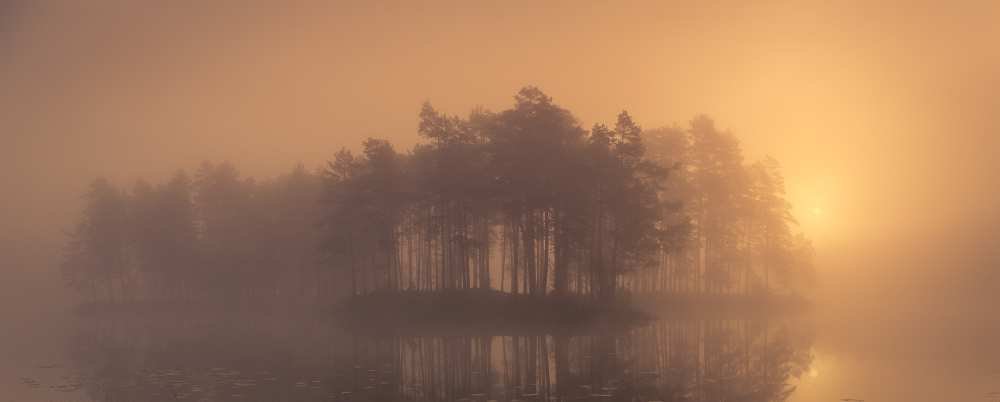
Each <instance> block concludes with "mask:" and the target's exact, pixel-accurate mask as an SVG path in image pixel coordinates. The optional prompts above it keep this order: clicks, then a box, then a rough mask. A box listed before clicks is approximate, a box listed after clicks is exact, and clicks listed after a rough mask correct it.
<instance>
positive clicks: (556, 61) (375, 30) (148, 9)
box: [0, 1, 1000, 243]
mask: <svg viewBox="0 0 1000 402" xmlns="http://www.w3.org/2000/svg"><path fill="white" fill-rule="evenodd" d="M201 3H203V2H196V1H179V2H167V3H161V4H160V5H157V6H150V5H148V4H147V5H139V4H138V3H136V2H130V1H107V2H97V3H91V2H86V3H82V2H74V1H65V2H61V1H53V2H20V3H18V2H12V3H5V4H6V5H5V6H2V7H3V8H2V9H0V57H2V58H3V60H4V61H5V62H4V67H3V69H2V70H0V86H2V87H3V88H6V89H5V90H4V91H3V92H2V93H0V136H2V137H0V138H2V141H3V146H2V147H0V153H2V154H0V157H2V159H0V160H2V161H3V162H2V163H4V165H6V166H5V169H3V173H2V174H3V176H2V180H3V182H2V183H0V184H3V185H4V186H5V187H4V188H15V189H17V191H14V192H13V201H12V202H11V205H12V206H13V207H11V208H8V209H7V211H5V214H6V215H7V216H4V217H3V218H4V219H5V220H6V221H7V222H11V225H12V227H16V228H18V230H23V229H26V228H32V229H31V230H35V229H34V228H35V227H41V228H43V229H39V230H42V231H43V232H44V233H52V231H53V230H58V229H61V228H62V226H61V225H64V224H65V223H66V222H65V221H66V220H68V219H69V217H70V216H71V214H70V212H68V210H71V208H72V207H75V205H76V202H77V198H76V195H77V194H79V192H80V191H81V189H82V188H83V186H84V185H85V183H86V182H87V181H88V180H89V179H91V178H92V177H94V176H98V175H105V176H109V177H111V178H113V179H116V180H119V181H122V182H130V181H132V180H133V179H134V178H135V177H136V176H140V175H141V176H147V177H153V178H158V177H161V176H163V175H165V174H167V173H168V172H171V171H173V170H174V169H176V168H178V167H186V168H193V167H194V166H196V165H197V163H198V162H200V161H202V160H205V159H213V160H220V159H228V160H232V161H234V162H236V163H237V164H238V165H239V166H241V167H242V168H243V170H244V171H245V172H247V173H250V174H256V175H269V174H273V173H274V172H276V171H278V170H279V169H286V168H288V167H289V166H291V165H292V164H294V163H296V162H298V161H301V162H304V163H306V164H307V165H310V166H316V165H319V164H320V163H322V162H323V161H324V160H325V159H326V158H329V157H330V156H331V155H332V153H333V152H334V151H335V150H336V149H338V148H340V147H341V146H348V147H354V146H357V144H358V143H359V142H360V141H361V140H362V139H363V138H365V137H367V136H379V137H385V138H389V139H391V140H393V141H394V142H396V143H397V144H403V145H404V146H408V145H411V144H413V143H414V142H415V141H416V134H415V124H416V115H417V111H418V108H419V105H420V103H421V102H422V101H424V100H430V101H432V102H433V103H434V104H435V105H436V106H438V107H439V108H441V109H443V110H445V111H448V112H453V113H465V112H466V111H467V110H469V109H470V108H472V107H474V106H477V105H481V106H485V107H487V108H492V109H499V108H503V107H506V106H508V105H509V104H510V103H511V102H512V99H511V97H512V95H513V94H514V92H515V91H516V90H517V89H518V88H519V87H521V86H523V85H528V84H531V85H538V86H540V87H541V88H542V89H543V90H545V91H546V92H548V93H549V94H550V95H552V96H553V97H554V98H555V99H556V101H557V102H559V103H561V104H563V105H564V106H566V107H567V108H569V109H570V110H572V111H573V112H574V113H576V114H577V116H578V117H579V118H580V120H581V122H582V123H583V125H584V126H587V127H589V126H590V125H591V124H592V123H594V122H597V121H607V120H610V119H612V118H613V117H614V116H615V114H616V113H617V112H618V111H619V110H620V109H623V108H625V109H628V110H629V111H630V112H631V113H632V114H633V116H635V118H636V119H637V120H638V121H639V122H640V123H641V124H643V125H644V126H646V127H654V126H658V125H663V124H670V123H682V124H683V123H685V122H686V121H687V120H688V119H690V118H691V117H692V116H693V115H695V114H696V113H708V114H710V115H712V116H713V117H715V118H716V120H717V121H718V123H719V125H721V126H722V127H726V128H729V129H731V130H733V131H734V132H736V133H737V134H738V135H739V136H740V137H741V138H742V139H743V141H744V144H745V148H746V150H747V154H748V156H749V157H750V158H752V159H755V158H758V157H760V156H763V155H764V154H772V155H774V156H776V157H777V158H778V159H779V160H780V161H781V162H782V163H783V165H784V167H785V172H786V175H787V177H788V184H789V192H790V195H791V198H792V201H793V202H794V203H795V204H796V207H797V210H796V213H797V215H798V216H799V217H800V219H801V221H802V222H803V226H804V228H805V229H806V230H807V231H808V232H810V234H812V235H813V237H815V238H816V239H817V241H818V242H821V243H822V242H831V241H838V242H839V241H842V240H843V239H845V238H855V237H856V236H873V237H884V236H887V235H888V233H890V231H893V232H894V231H895V230H897V229H900V227H905V228H908V229H906V230H907V231H910V230H912V229H910V228H918V229H921V230H930V229H929V228H932V227H935V226H936V225H940V224H942V223H943V222H952V221H954V220H955V219H958V218H961V219H966V217H968V216H970V215H971V216H976V217H977V219H979V218H981V217H982V214H992V215H991V216H993V217H996V212H994V211H993V210H995V208H993V209H992V210H991V209H990V208H989V206H990V205H995V201H996V197H995V196H994V194H992V193H993V192H992V191H988V190H984V189H986V188H988V187H989V186H990V185H995V184H997V179H996V176H997V175H996V174H993V172H996V171H998V170H1000V168H998V165H997V163H996V162H995V159H996V158H993V157H992V155H991V153H992V152H993V151H994V150H996V149H1000V141H998V140H997V137H998V136H997V135H995V134H993V133H995V132H996V129H997V126H998V124H997V123H995V122H994V121H993V119H992V117H993V116H992V114H994V113H995V112H994V111H995V110H997V106H1000V102H998V100H997V97H996V96H995V93H996V90H997V89H998V85H1000V83H998V80H997V78H996V77H997V76H998V74H997V73H996V72H997V71H998V69H997V68H998V67H1000V51H998V50H997V49H1000V46H996V43H994V42H995V41H996V38H1000V28H998V26H1000V24H996V21H998V20H1000V7H997V6H996V5H995V4H996V3H993V2H982V3H964V4H959V3H961V2H959V3H955V4H952V3H949V4H947V5H943V4H933V3H934V2H926V3H921V2H909V1H907V2H896V3H882V4H881V5H878V6H873V5H871V4H870V2H834V3H836V4H826V3H830V2H808V1H789V2H780V1H762V2H754V4H755V5H754V6H753V7H746V6H742V5H741V4H743V3H742V2H664V1H651V2H627V3H611V2H592V3H588V2H581V1H566V2H546V3H545V5H537V4H535V3H536V2H518V1H515V2H502V3H483V4H477V5H475V6H472V5H469V4H468V2H434V3H428V4H422V5H417V4H416V3H415V2H389V3H382V4H380V5H373V4H371V2H361V1H359V2H304V1H296V2H288V3H285V2H281V3H276V2H269V1H241V2H212V4H211V5H204V4H201ZM991 3H992V4H991ZM991 203H992V204H991ZM813 208H820V209H822V214H819V215H818V216H817V215H813V214H809V213H808V212H809V211H811V210H812V209H813ZM53 211H56V212H53ZM38 222H46V224H45V225H41V226H38V225H37V223H38Z"/></svg>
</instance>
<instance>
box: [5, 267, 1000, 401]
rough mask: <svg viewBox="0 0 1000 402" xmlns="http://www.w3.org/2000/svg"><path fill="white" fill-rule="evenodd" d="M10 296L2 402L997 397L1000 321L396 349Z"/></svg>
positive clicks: (740, 324) (845, 319)
mask: <svg viewBox="0 0 1000 402" xmlns="http://www.w3.org/2000/svg"><path fill="white" fill-rule="evenodd" d="M2 287H5V288H6V289H5V291H4V292H0V297H3V298H4V299H3V300H2V301H3V303H0V322H2V323H3V325H2V326H0V340H2V342H0V402H51V401H174V400H182V401H200V400H208V401H213V400H215V401H265V400H266V401H282V400H285V401H314V400H316V401H318V400H323V401H330V400H344V399H346V398H347V397H348V396H349V397H350V400H405V399H412V400H460V399H466V400H469V401H473V400H477V399H495V400H512V399H514V398H519V399H521V400H541V399H542V398H543V397H544V396H546V395H547V396H561V397H563V399H566V400H572V399H583V398H585V399H595V400H616V399H617V400H630V399H628V398H632V397H637V398H639V400H661V401H672V400H673V401H681V400H689V401H698V400H704V401H723V400H725V401H765V400H780V399H781V398H782V397H785V396H787V399H786V400H788V401H791V402H807V401H839V400H840V399H842V398H861V399H865V400H866V401H869V402H873V401H888V402H904V401H906V402H912V401H986V400H988V399H987V398H986V397H985V396H986V394H987V393H989V392H991V391H997V390H1000V341H998V340H997V339H998V337H997V334H1000V320H997V318H996V316H995V315H993V316H983V315H982V314H972V315H962V314H957V313H956V314H951V313H947V314H938V315H927V314H926V313H925V312H924V311H925V310H926V309H921V308H918V309H914V310H913V311H909V312H907V310H906V309H903V308H892V309H891V311H892V313H891V314H890V313H885V312H881V311H877V310H874V309H871V308H869V307H868V304H865V301H866V300H865V299H858V300H857V301H856V304H854V305H852V304H851V303H852V302H850V301H844V302H840V303H825V304H821V305H820V307H819V308H818V309H817V311H816V312H815V313H814V314H810V315H809V316H808V317H797V318H794V319H779V318H771V319H768V320H762V319H759V318H758V319H749V318H747V319H717V318H716V319H713V318H708V317H703V318H700V319H697V318H694V319H685V320H666V321H660V322H656V323H653V324H652V325H648V326H644V327H640V328H631V329H622V328H619V329H615V330H605V331H592V332H590V333H558V332H555V333H520V332H518V331H516V330H514V329H511V331H509V332H508V333H493V334H454V333H451V334H447V333H443V334H441V333H439V334H435V333H424V334H401V335H397V336H394V335H389V334H371V333H355V332H352V331H350V330H348V329H346V328H343V327H340V326H337V325H335V324H333V323H331V322H328V321H327V320H320V319H315V318H296V319H290V318H288V317H279V316H271V317H255V316H242V317H240V316H226V317H224V318H221V319H220V318H218V317H208V316H205V317H200V318H196V317H183V316H173V317H169V316H162V315H161V316H156V317H153V316H145V317H142V316H129V317H126V316H119V317H102V318H95V317H79V316H76V315H74V314H71V313H68V312H67V308H66V306H67V305H69V304H70V303H67V302H66V301H65V300H57V299H55V298H51V297H36V296H37V295H40V294H59V292H60V291H61V288H59V284H58V283H55V284H53V283H52V281H51V278H49V277H47V276H46V277H39V278H38V280H33V281H18V282H14V281H7V282H5V283H4V284H2ZM33 297H34V300H39V302H38V303H32V304H27V305H25V304H23V303H22V304H18V303H13V302H11V301H16V300H31V299H32V298H33ZM45 301H48V302H45ZM929 302H935V301H933V300H931V301H929ZM345 392H347V393H348V394H345ZM601 395H611V396H601ZM623 398H624V399H623Z"/></svg>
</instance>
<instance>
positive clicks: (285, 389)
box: [70, 319, 811, 402]
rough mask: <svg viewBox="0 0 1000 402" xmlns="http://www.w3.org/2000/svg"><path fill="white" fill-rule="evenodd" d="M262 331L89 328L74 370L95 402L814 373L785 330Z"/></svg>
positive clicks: (656, 391)
mask: <svg viewBox="0 0 1000 402" xmlns="http://www.w3.org/2000/svg"><path fill="white" fill-rule="evenodd" d="M270 324H274V325H270ZM270 324H261V323H250V322H249V321H244V320H238V319H230V320H222V321H218V320H209V319H187V320H180V321H175V322H173V325H166V324H163V323H156V322H144V321H143V320H136V319H131V320H98V321H92V322H87V323H85V324H83V325H81V327H80V329H79V331H78V333H77V335H76V337H75V338H74V339H73V342H72V347H71V348H70V350H71V360H72V362H73V363H74V365H75V367H76V368H77V369H78V371H79V373H80V374H79V380H77V381H79V383H80V384H82V388H83V390H84V393H85V396H86V397H87V398H89V399H90V400H94V401H137V400H142V401H176V400H190V401H331V400H335V401H341V400H343V401H347V400H352V401H390V400H407V401H470V402H472V401H481V402H485V401H490V400H495V401H761V402H763V401H782V400H785V399H787V397H788V396H789V395H790V394H791V393H792V392H793V391H794V387H793V386H791V385H790V384H792V383H793V382H794V379H795V378H797V377H799V376H800V375H802V374H803V373H804V372H805V371H806V370H807V368H808V366H809V364H810V362H811V355H810V354H809V347H810V345H809V339H808V337H805V336H803V335H801V334H799V333H798V332H796V331H794V329H795V328H794V326H792V325H791V324H790V323H789V322H786V321H781V322H777V323H776V322H769V321H768V320H749V319H726V320H722V319H716V320H679V321H660V322H656V323H653V324H650V325H647V326H643V327H638V328H633V329H622V330H619V331H607V330H605V331H597V332H592V333H583V334H565V333H550V334H540V333H519V332H516V331H511V332H510V333H505V334H462V335H454V334H420V335H412V334H409V335H392V336H377V335H376V336H373V335H370V334H366V335H361V334H351V333H349V332H346V331H343V330H341V329H337V328H336V327H335V326H334V325H332V324H329V323H321V322H320V321H313V322H312V323H306V324H303V323H299V324H293V325H291V326H288V325H278V323H277V322H276V323H270Z"/></svg>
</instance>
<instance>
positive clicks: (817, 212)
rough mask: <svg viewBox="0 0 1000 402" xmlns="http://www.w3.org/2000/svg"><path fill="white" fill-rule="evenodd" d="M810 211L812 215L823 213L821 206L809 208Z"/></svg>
mask: <svg viewBox="0 0 1000 402" xmlns="http://www.w3.org/2000/svg"><path fill="white" fill-rule="evenodd" d="M810 212H812V214H813V216H822V215H823V208H820V207H813V208H812V210H810Z"/></svg>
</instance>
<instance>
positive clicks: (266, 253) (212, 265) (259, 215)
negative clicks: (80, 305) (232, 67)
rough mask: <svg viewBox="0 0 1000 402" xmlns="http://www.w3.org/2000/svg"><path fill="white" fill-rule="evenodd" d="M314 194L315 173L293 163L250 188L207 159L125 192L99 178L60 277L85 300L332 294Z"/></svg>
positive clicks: (318, 187)
mask: <svg viewBox="0 0 1000 402" xmlns="http://www.w3.org/2000/svg"><path fill="white" fill-rule="evenodd" d="M321 191H322V182H321V176H320V175H319V174H317V173H313V172H309V171H307V170H306V169H304V168H303V167H301V166H299V167H296V168H295V169H294V170H293V171H291V172H290V173H287V174H285V175H282V176H279V177H277V178H275V179H273V180H268V181H262V182H256V181H254V180H252V179H249V178H244V177H241V176H240V174H239V172H238V171H237V169H236V168H235V167H234V166H232V165H231V164H228V163H222V164H212V163H207V162H206V163H204V164H202V165H201V167H200V168H199V169H198V170H197V171H196V173H195V174H194V175H193V177H192V176H189V175H188V174H187V173H185V172H183V171H181V172H178V173H177V174H175V175H174V176H173V177H172V178H171V179H169V180H168V181H167V182H165V183H162V184H158V185H155V186H154V185H151V184H149V183H147V182H145V181H142V180H140V181H139V182H137V183H136V184H135V185H134V186H133V187H132V188H131V189H130V190H129V191H126V190H124V189H122V188H119V187H117V186H115V185H114V184H112V183H110V182H108V181H107V180H104V179H98V180H95V181H94V182H93V183H92V184H91V186H90V188H89V190H88V191H87V193H86V196H85V200H86V207H85V209H84V211H83V216H82V218H81V220H80V222H79V223H78V224H77V226H76V228H75V229H74V230H73V231H72V232H71V233H70V241H69V243H68V245H67V247H66V253H65V258H64V262H63V273H64V276H65V279H66V280H67V283H68V284H69V285H70V286H72V287H74V288H75V289H77V290H79V291H80V292H81V294H83V295H84V296H85V297H86V298H87V299H88V300H89V301H107V302H117V301H137V300H142V301H162V300H171V301H178V300H195V299H198V300H204V299H216V300H230V301H232V300H247V299H248V298H257V299H261V298H268V297H277V296H283V297H286V298H293V297H311V298H316V297H323V296H324V295H331V294H332V292H334V291H336V289H337V288H336V287H335V286H334V278H333V276H332V274H331V273H330V272H328V270H325V269H322V268H323V266H322V260H320V259H319V258H318V254H317V252H318V251H319V248H318V245H319V231H318V230H317V228H318V227H319V225H318V221H319V218H320V216H321V215H320V209H319V207H320V203H319V201H318V200H319V199H320V196H321ZM338 282H339V281H338Z"/></svg>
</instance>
